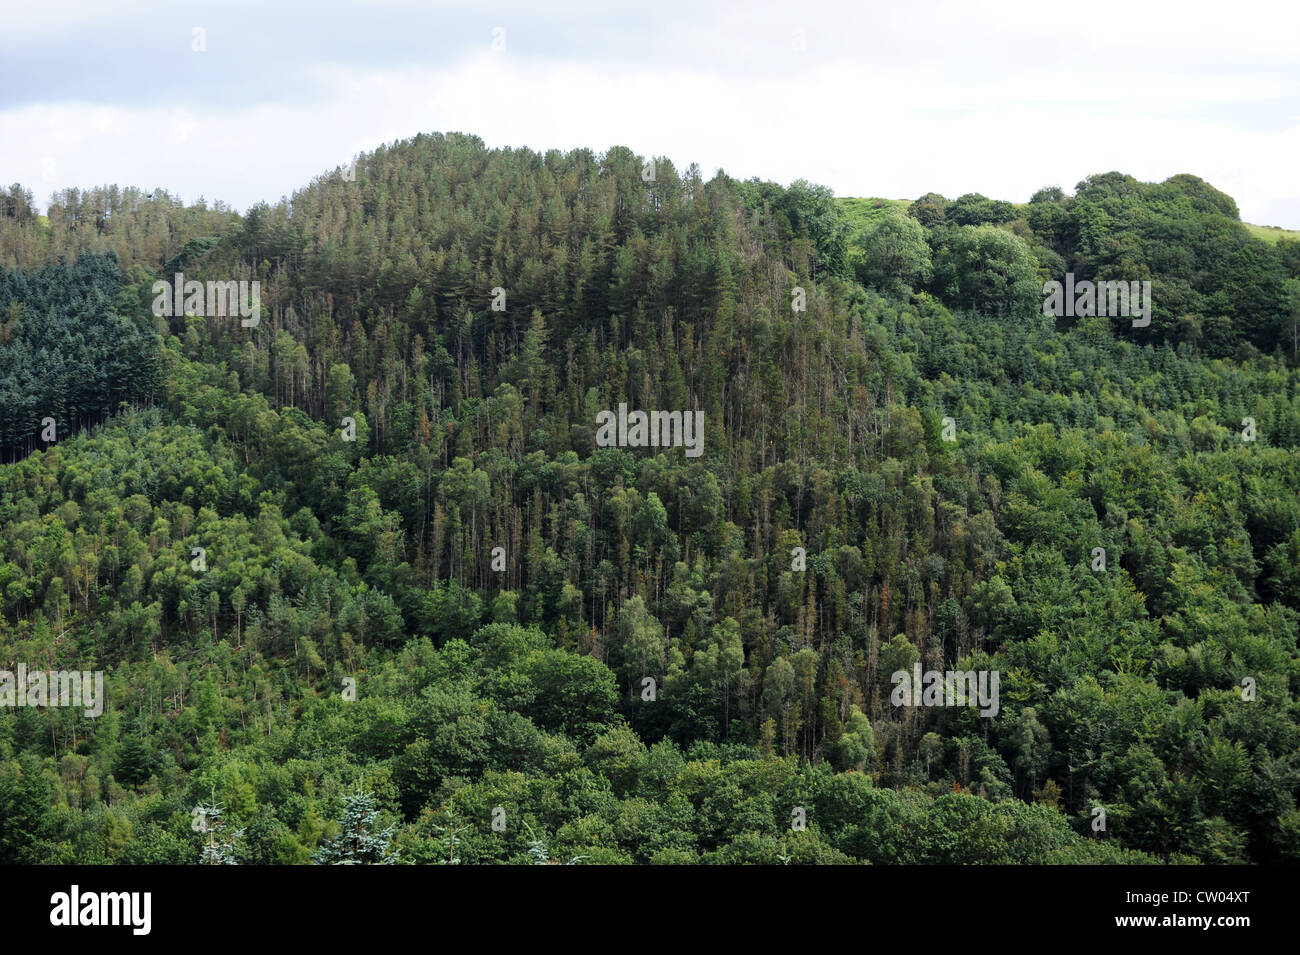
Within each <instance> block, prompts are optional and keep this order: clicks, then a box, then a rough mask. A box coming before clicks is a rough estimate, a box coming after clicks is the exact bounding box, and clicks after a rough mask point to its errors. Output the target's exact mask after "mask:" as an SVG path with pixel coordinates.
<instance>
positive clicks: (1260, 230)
mask: <svg viewBox="0 0 1300 955" xmlns="http://www.w3.org/2000/svg"><path fill="white" fill-rule="evenodd" d="M1242 225H1244V226H1245V227H1246V228H1247V229H1249V230H1250V234H1251V235H1253V236H1254V237H1255V238H1257V239H1263V240H1264V241H1265V242H1271V243H1273V244H1274V245H1277V240H1278V239H1290V240H1292V241H1293V242H1300V232H1296V231H1295V230H1293V229H1282V228H1279V227H1278V226H1275V225H1251V224H1250V223H1249V222H1243V223H1242Z"/></svg>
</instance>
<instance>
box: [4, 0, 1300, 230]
mask: <svg viewBox="0 0 1300 955" xmlns="http://www.w3.org/2000/svg"><path fill="white" fill-rule="evenodd" d="M0 5H2V6H3V11H2V14H0V16H2V18H0V22H2V23H3V24H4V29H3V31H0V180H3V182H4V183H6V184H7V183H10V182H13V181H15V180H17V181H19V182H22V183H23V184H24V185H26V186H28V187H29V188H31V189H32V191H33V192H34V193H35V194H36V197H37V199H38V201H39V202H40V204H41V205H42V207H44V205H45V204H46V202H47V200H48V198H49V195H50V193H51V192H52V191H53V190H54V189H56V188H62V187H65V186H83V187H84V186H92V185H97V184H102V183H110V182H115V183H118V184H120V185H138V186H142V187H146V188H153V187H159V186H160V187H163V188H166V189H167V190H168V191H170V192H172V193H177V194H179V195H180V196H181V197H183V198H184V199H185V200H186V201H192V200H194V199H197V198H198V197H199V196H200V195H202V196H205V197H206V198H207V199H209V200H213V199H222V200H224V201H226V202H228V203H230V204H231V205H233V206H235V207H236V208H238V209H240V210H245V209H247V208H248V206H249V205H251V204H252V203H254V202H257V201H259V200H263V199H265V200H268V201H275V200H277V199H279V198H280V197H281V196H284V195H289V194H291V193H292V192H293V191H294V190H295V189H296V188H298V187H300V186H302V185H304V184H305V183H306V182H308V181H309V180H310V179H312V177H314V176H317V175H320V174H321V173H322V172H325V171H326V170H329V169H333V168H334V167H335V166H338V165H340V164H345V163H346V162H347V161H348V160H349V159H351V158H352V157H353V156H354V155H356V154H357V153H359V152H361V151H363V150H367V151H368V150H371V149H373V148H375V147H376V146H377V145H379V144H381V143H383V142H390V141H392V140H395V139H404V138H407V137H410V136H413V135H415V134H416V133H418V132H431V131H453V130H454V131H461V132H467V133H474V134H476V135H478V136H481V137H482V138H483V139H484V140H485V141H486V142H487V144H488V145H489V146H528V147H531V148H534V149H537V150H545V149H550V148H558V149H564V150H567V149H570V148H574V147H579V146H585V147H589V148H591V149H593V150H596V151H597V152H603V151H604V150H606V149H608V148H609V147H610V146H614V145H625V146H628V147H630V148H632V149H633V150H635V151H636V152H638V153H640V154H643V155H665V156H668V157H669V158H671V159H672V160H673V162H674V163H675V164H676V165H677V166H678V168H679V169H680V168H685V167H686V166H687V165H688V164H689V163H691V162H698V163H699V164H700V168H701V170H702V171H703V172H704V173H705V175H706V177H707V176H709V175H711V174H712V173H713V172H714V171H715V170H717V169H719V168H722V169H725V170H726V171H727V172H728V173H729V174H731V175H733V176H737V177H740V178H749V177H750V176H759V177H761V178H764V179H774V180H776V181H778V182H782V183H789V182H790V181H791V180H793V179H797V178H805V179H809V180H812V181H813V182H819V183H824V184H826V185H828V186H830V187H831V188H832V189H834V190H835V192H836V193H837V194H838V195H842V196H862V195H867V196H887V197H891V198H915V197H916V196H919V195H921V194H922V193H925V192H928V191H931V190H933V191H936V192H941V193H944V194H945V195H947V196H949V197H950V198H952V197H955V196H958V195H960V194H962V193H965V192H982V193H984V194H986V195H989V196H993V197H995V198H1000V199H1009V200H1012V201H1024V200H1026V199H1028V198H1029V195H1030V194H1031V193H1032V192H1033V191H1034V190H1035V189H1037V188H1038V187H1040V186H1043V185H1060V186H1061V187H1063V188H1064V189H1066V190H1067V191H1073V189H1074V186H1075V184H1076V183H1077V182H1078V181H1079V180H1080V179H1082V178H1083V177H1085V176H1087V175H1089V174H1091V173H1097V172H1106V171H1109V170H1112V169H1117V170H1120V171H1122V172H1126V173H1129V174H1130V175H1133V176H1136V177H1137V178H1139V179H1142V180H1150V181H1159V180H1163V179H1165V178H1167V177H1169V176H1171V175H1174V174H1176V173H1183V172H1186V173H1192V174H1194V175H1198V176H1200V177H1202V178H1204V179H1206V180H1208V181H1209V182H1210V183H1212V184H1213V185H1215V186H1216V187H1218V188H1219V189H1222V190H1223V191H1225V192H1227V193H1228V194H1230V195H1232V196H1233V197H1234V198H1235V199H1236V200H1237V202H1238V204H1239V206H1240V208H1241V213H1242V218H1243V219H1245V220H1247V221H1250V222H1257V223H1261V224H1266V225H1280V226H1284V227H1288V228H1300V180H1298V177H1297V175H1296V170H1297V168H1300V54H1298V53H1297V37H1298V36H1300V4H1296V3H1285V4H1284V3H1279V2H1277V0H1264V2H1256V0H1234V2H1233V3H1231V4H1223V3H1214V4H1210V3H1203V2H1199V0H1179V2H1170V3H1148V2H1144V0H1122V2H1111V0H1100V2H1091V3H1086V4H1084V3H1069V4H1065V3H1055V2H1053V0H1013V2H1002V3H970V2H966V3H957V2H939V0H890V2H888V3H883V2H878V0H858V2H845V3H819V2H809V0H798V2H764V0H740V2H735V3H731V2H718V3H713V2H709V0H693V2H676V0H647V2H641V3H624V2H619V0H601V2H573V3H569V2H559V0H525V2H519V3H458V2H451V0H426V2H414V0H409V2H405V0H384V2H377V0H369V2H360V3H346V4H345V3H338V2H331V0H312V2H303V3H299V2H277V0H256V2H249V0H220V2H211V3H209V2H177V0H172V2H161V0H111V2H104V0H30V2H22V3H17V2H15V0H0ZM196 29H201V30H202V31H203V33H202V35H201V39H202V42H203V45H205V46H206V49H205V50H203V51H202V52H198V51H195V50H194V49H193V47H194V46H195V45H196V44H197V43H198V40H197V39H196V35H195V30H196ZM801 40H802V47H803V48H802V49H798V47H799V46H800V41H801ZM494 41H495V43H494ZM494 47H502V48H494Z"/></svg>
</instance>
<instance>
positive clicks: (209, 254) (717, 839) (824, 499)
mask: <svg viewBox="0 0 1300 955" xmlns="http://www.w3.org/2000/svg"><path fill="white" fill-rule="evenodd" d="M647 162H648V159H647V158H645V157H639V156H636V155H634V154H633V153H631V152H630V151H628V150H626V149H623V148H618V147H616V148H613V149H610V150H609V151H608V152H606V153H604V154H597V153H594V152H591V151H589V150H576V151H573V152H569V153H561V152H558V151H552V152H548V153H545V154H539V153H535V152H531V151H528V150H509V149H502V150H489V149H487V148H485V146H484V144H483V143H482V142H481V141H480V140H479V139H477V138H475V137H472V136H465V135H459V134H448V135H445V136H444V135H422V136H417V137H416V138H415V139H413V140H409V141H404V142H398V143H395V144H392V145H389V146H385V147H381V148H379V149H377V150H375V151H374V152H373V153H370V154H365V155H363V156H361V157H359V158H358V159H357V161H356V163H355V175H354V176H353V175H345V172H344V170H343V169H342V168H340V169H337V170H335V171H334V172H332V173H330V174H328V175H325V176H322V177H321V178H319V179H317V180H316V181H314V182H312V183H311V184H310V185H308V186H307V187H306V188H304V189H302V190H301V191H299V192H297V193H296V194H295V195H294V196H293V197H292V199H289V200H286V201H282V202H280V203H278V204H275V205H266V204H264V205H259V206H256V207H254V208H252V209H250V210H249V211H248V213H247V214H246V215H239V214H237V213H235V212H234V211H232V210H230V209H228V208H226V207H224V206H222V205H221V204H219V203H218V204H215V205H214V206H212V207H209V206H208V205H207V204H206V203H203V202H200V203H198V204H196V205H192V206H185V205H184V204H183V203H181V202H180V201H179V200H177V199H175V198H174V197H172V196H169V195H168V194H167V193H166V192H165V191H163V190H161V189H155V190H153V191H152V192H151V193H145V192H143V191H141V190H137V189H132V188H118V187H116V186H114V187H107V188H104V189H95V190H89V191H85V192H80V191H77V190H67V191H64V192H61V193H58V194H56V195H55V197H54V198H53V200H52V202H51V204H50V206H49V209H48V215H47V216H41V215H37V214H36V212H35V206H34V203H33V201H32V196H31V194H30V193H29V192H27V191H26V190H25V189H24V188H23V187H22V186H21V185H15V186H13V187H11V188H10V189H9V190H8V191H7V192H5V193H3V194H0V320H2V321H3V325H0V399H2V400H3V402H4V404H5V406H6V412H7V413H6V416H5V423H4V425H3V430H0V446H2V448H0V451H2V452H3V455H4V459H5V460H6V461H8V462H9V463H5V464H2V465H0V524H2V525H3V534H2V535H0V670H2V669H9V670H13V669H15V668H16V666H17V664H18V663H19V662H23V663H25V664H26V665H27V667H29V668H33V669H34V668H46V669H64V670H68V669H81V670H95V669H102V670H104V671H105V672H106V675H107V677H106V678H107V686H108V704H107V708H106V711H105V712H104V714H103V715H102V716H101V717H99V718H97V719H93V718H88V717H86V716H84V715H83V714H82V712H81V711H80V710H75V709H69V708H45V709H42V708H32V707H23V708H12V709H10V708H0V862H84V863H182V864H192V863H198V862H200V861H223V862H232V861H233V862H241V863H278V864H290V863H310V862H313V861H317V862H321V861H329V862H337V861H349V860H351V861H367V862H374V861H397V862H404V863H426V862H427V863H436V862H447V861H459V862H463V863H479V862H516V863H527V862H536V861H543V860H545V861H565V860H572V859H578V860H580V861H582V863H583V864H594V863H697V862H706V863H737V862H763V863H780V862H801V863H813V862H816V863H831V862H838V863H861V862H870V863H930V862H962V863H966V862H969V863H979V862H983V863H994V862H1033V863H1042V862H1046V863H1094V862H1134V863H1162V862H1172V863H1197V862H1202V863H1244V862H1297V861H1300V809H1297V803H1296V798H1297V795H1298V794H1300V704H1298V703H1297V701H1296V693H1297V690H1300V650H1298V648H1297V638H1298V637H1300V453H1298V451H1297V449H1298V448H1300V387H1298V386H1300V368H1298V365H1297V351H1298V345H1300V335H1298V334H1297V327H1298V325H1300V244H1298V243H1294V242H1288V241H1286V240H1282V241H1280V242H1278V243H1277V244H1268V243H1265V242H1263V241H1261V240H1259V239H1256V238H1253V237H1252V236H1251V235H1250V234H1249V233H1248V232H1247V230H1246V229H1245V227H1244V226H1243V225H1242V223H1241V222H1240V220H1239V216H1238V212H1237V208H1236V205H1235V203H1234V202H1233V200H1232V199H1231V198H1230V197H1228V196H1226V195H1224V194H1222V193H1220V192H1218V191H1217V190H1215V189H1214V188H1213V187H1212V186H1210V185H1209V184H1207V183H1205V182H1204V181H1202V180H1200V179H1197V178H1196V177H1194V176H1188V175H1184V176H1176V177H1174V178H1172V179H1169V180H1168V181H1166V182H1163V183H1158V184H1153V183H1141V182H1138V181H1136V180H1134V179H1132V178H1131V177H1128V176H1125V175H1122V174H1120V173H1114V172H1112V173H1106V174H1104V175H1098V176H1093V177H1090V178H1089V179H1086V180H1084V181H1083V182H1081V183H1079V184H1078V185H1077V187H1076V188H1075V191H1074V193H1073V194H1067V193H1065V192H1064V191H1062V190H1061V189H1059V188H1054V187H1053V188H1046V189H1043V190H1040V191H1039V192H1038V193H1036V194H1035V195H1034V196H1033V199H1032V200H1031V201H1030V202H1029V203H1027V204H1023V205H1015V204H1012V203H1008V202H1002V201H998V200H992V199H988V198H986V197H984V196H980V195H967V196H961V197H958V198H956V199H947V198H945V197H943V196H939V195H935V194H933V193H932V194H928V195H926V196H922V197H920V198H919V199H917V200H916V201H915V202H911V203H898V202H889V201H885V200H842V199H837V198H836V197H835V196H834V195H833V194H832V193H831V192H830V191H829V190H828V189H825V188H823V187H819V186H815V185H812V184H809V183H806V182H796V183H793V184H791V185H790V186H789V187H788V188H787V187H782V186H780V185H777V184H775V183H770V182H760V181H758V180H751V181H748V182H742V181H737V180H735V179H732V178H730V177H728V176H727V175H726V174H725V173H723V172H721V171H720V172H718V173H717V174H716V175H715V176H714V177H713V178H712V179H710V180H708V181H705V180H704V179H703V178H702V177H701V175H700V172H699V170H698V169H697V168H696V167H694V166H692V167H691V168H690V169H688V170H686V171H684V172H682V171H679V170H677V169H676V168H675V167H674V166H673V164H672V163H671V161H669V160H668V159H666V158H663V157H656V158H655V160H654V177H653V180H652V181H646V180H645V179H643V171H644V169H645V168H646V163H647ZM178 271H183V272H184V273H185V276H186V278H193V279H197V280H200V281H202V280H218V281H226V280H231V279H243V280H257V281H260V282H261V290H262V291H261V302H262V317H261V321H260V323H259V324H258V325H257V326H256V327H242V326H241V324H240V322H239V321H238V320H237V319H230V318H204V317H202V316H197V315H189V316H181V317H176V318H166V317H163V318H157V317H155V316H154V314H153V313H152V311H151V303H152V302H153V299H154V296H153V294H152V291H151V286H152V284H153V282H154V281H155V280H158V279H164V280H167V281H170V280H171V277H172V275H173V274H174V273H175V272H178ZM1066 272H1072V273H1073V274H1074V275H1075V276H1076V277H1078V278H1080V279H1096V280H1106V279H1116V280H1124V281H1132V280H1148V281H1150V282H1151V283H1152V289H1153V294H1152V300H1153V302H1154V310H1153V320H1152V322H1151V324H1150V326H1148V327H1145V328H1134V327H1131V323H1130V322H1129V320H1128V319H1127V318H1078V319H1075V318H1053V317H1051V316H1044V314H1043V308H1042V305H1043V283H1044V282H1045V281H1049V280H1061V279H1062V278H1063V277H1064V274H1065V273H1066ZM497 289H499V290H502V291H503V292H504V297H505V308H504V310H495V309H494V308H493V302H494V299H495V300H498V301H499V299H500V294H499V293H498V292H495V291H494V290H497ZM799 300H802V301H803V303H804V304H805V305H806V307H805V308H804V309H803V310H799V309H797V308H796V307H795V304H794V303H795V302H796V301H799ZM620 402H626V403H628V404H629V405H630V406H631V407H634V408H643V409H681V410H687V409H691V410H694V409H699V410H701V411H703V412H704V420H705V442H704V453H703V455H702V456H701V457H698V458H690V457H687V456H686V455H685V454H684V453H683V450H682V449H681V448H620V447H598V446H597V444H596V441H595V433H596V425H595V420H596V414H597V413H598V412H599V411H601V410H605V409H613V408H617V407H618V404H619V403H620ZM47 416H48V417H51V418H53V419H55V421H56V423H57V426H58V432H57V440H55V441H46V440H43V439H42V419H44V418H45V417H47ZM945 417H950V418H951V419H953V421H954V422H955V430H956V435H955V436H956V440H955V441H948V440H945V439H944V435H943V433H942V430H943V425H942V421H943V419H944V418H945ZM345 418H350V419H352V422H353V423H354V425H355V437H356V440H355V441H349V440H345V438H346V437H347V436H348V431H347V427H346V425H345V421H344V419H345ZM1245 418H1251V419H1253V422H1254V431H1253V432H1251V434H1252V436H1253V437H1254V440H1247V439H1246V438H1245V437H1243V433H1244V432H1245V431H1246V428H1245V425H1244V422H1243V419H1245ZM498 547H500V548H504V553H505V559H504V569H497V568H499V567H501V566H502V564H501V562H500V561H498V563H497V567H494V561H493V549H494V548H498ZM797 547H802V548H804V549H805V550H806V554H807V560H806V569H804V570H797V569H794V568H795V562H794V561H792V552H793V551H794V548H797ZM1098 547H1100V548H1104V549H1105V554H1106V566H1105V569H1104V570H1097V569H1094V567H1095V558H1094V549H1095V548H1098ZM198 548H201V549H202V550H201V555H202V556H201V557H198V558H196V556H195V555H196V553H200V552H199V551H196V549H198ZM918 662H919V663H920V664H921V665H922V666H923V667H924V668H926V669H939V670H944V669H962V670H965V669H972V668H974V669H989V670H997V671H999V672H1000V674H1001V708H1000V712H999V713H998V714H997V716H996V717H992V718H989V717H981V716H980V715H979V713H978V711H977V710H975V709H972V708H963V707H957V708H948V707H934V708H928V707H896V706H894V705H891V702H890V690H891V689H892V685H891V683H890V680H889V676H890V674H891V673H893V672H894V671H896V670H908V671H910V670H911V668H912V666H913V664H914V663H918ZM647 676H648V677H652V678H653V679H654V680H655V681H656V684H657V695H656V697H655V699H653V700H647V699H644V698H643V689H642V687H643V683H642V681H643V679H644V678H645V677H647ZM1246 678H1249V680H1251V681H1254V683H1255V685H1256V687H1257V690H1256V693H1257V696H1256V698H1255V699H1254V700H1249V699H1246V698H1245V696H1246V695H1247V694H1244V693H1243V688H1242V681H1243V679H1246ZM349 680H351V681H355V700H353V699H350V698H347V697H348V696H350V694H349V693H345V692H344V688H345V687H346V686H348V685H349V684H348V683H347V682H346V681H349ZM196 806H207V807H213V806H219V807H220V813H221V819H222V821H223V824H224V825H226V826H228V828H227V829H225V830H224V831H225V833H226V835H225V836H222V837H221V838H224V839H225V840H226V842H225V843H224V844H223V847H221V848H219V849H218V850H214V849H213V837H211V836H209V835H207V834H205V833H203V832H197V831H195V828H194V826H192V820H193V811H194V808H195V807H196ZM498 807H500V809H501V810H502V811H501V812H494V810H496V809H498ZM1098 807H1101V808H1102V809H1104V812H1105V817H1106V826H1105V829H1104V830H1103V831H1096V830H1095V829H1094V826H1093V823H1094V820H1095V815H1094V810H1095V809H1096V808H1098ZM796 808H798V809H802V810H803V812H804V814H805V816H806V822H807V825H806V829H800V828H799V827H792V824H791V819H792V813H793V812H794V811H795V810H796ZM494 819H500V820H503V822H504V828H501V826H500V825H498V828H495V829H494V827H493V822H494ZM358 820H366V821H364V822H358ZM358 827H360V828H358ZM236 831H237V832H238V834H237V835H235V834H234V833H235V832H236ZM358 832H360V833H361V835H360V836H357V833H358ZM376 833H379V834H381V835H382V838H380V837H379V836H378V835H376ZM354 836H356V837H355V838H354ZM381 843H382V845H380V844H381ZM358 847H362V848H358Z"/></svg>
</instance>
